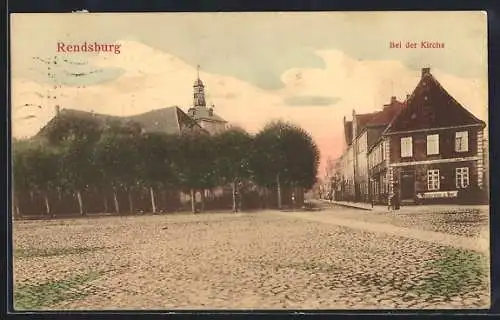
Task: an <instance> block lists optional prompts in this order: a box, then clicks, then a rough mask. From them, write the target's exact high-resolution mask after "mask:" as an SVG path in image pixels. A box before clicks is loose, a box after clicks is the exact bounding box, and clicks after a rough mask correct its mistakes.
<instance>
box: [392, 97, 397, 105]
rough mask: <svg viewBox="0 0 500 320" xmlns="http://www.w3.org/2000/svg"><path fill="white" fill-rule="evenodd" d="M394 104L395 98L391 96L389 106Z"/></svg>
mask: <svg viewBox="0 0 500 320" xmlns="http://www.w3.org/2000/svg"><path fill="white" fill-rule="evenodd" d="M395 102H396V97H395V96H392V97H391V105H393V104H394V103H395Z"/></svg>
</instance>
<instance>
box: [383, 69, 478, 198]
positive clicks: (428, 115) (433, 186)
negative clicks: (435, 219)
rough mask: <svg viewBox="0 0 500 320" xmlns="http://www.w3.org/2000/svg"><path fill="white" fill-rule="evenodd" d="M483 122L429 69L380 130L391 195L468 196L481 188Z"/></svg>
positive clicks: (414, 196)
mask: <svg viewBox="0 0 500 320" xmlns="http://www.w3.org/2000/svg"><path fill="white" fill-rule="evenodd" d="M485 126H486V125H485V123H484V122H483V121H481V120H479V119H478V118H476V117H475V116H474V115H472V114H471V113H470V112H469V111H467V109H465V108H464V107H463V106H462V105H461V104H460V103H458V102H457V101H456V100H455V99H454V98H453V97H452V96H451V95H450V94H449V93H448V92H447V91H446V90H445V89H444V88H443V87H442V86H441V84H440V83H439V82H438V81H437V80H436V78H434V76H433V75H432V74H431V72H430V68H424V69H422V74H421V79H420V81H419V83H418V85H417V87H416V88H415V90H414V91H413V93H412V95H411V97H410V98H409V101H408V106H407V107H406V108H405V109H404V110H403V111H402V112H401V113H400V114H399V115H398V116H397V117H396V118H395V119H394V120H393V121H392V123H391V124H390V125H389V126H388V127H387V129H386V130H385V131H384V134H383V137H384V139H385V140H386V141H388V145H389V150H388V167H389V170H388V180H389V193H390V195H392V194H394V193H395V192H397V193H398V194H399V197H400V199H401V201H402V203H405V202H406V203H415V202H435V201H443V200H444V201H447V200H456V199H459V198H462V197H467V194H470V195H471V196H473V195H472V194H473V193H474V192H477V190H480V189H482V188H483V187H484V184H483V173H484V171H483V170H484V157H483V152H484V149H483V131H484V128H485Z"/></svg>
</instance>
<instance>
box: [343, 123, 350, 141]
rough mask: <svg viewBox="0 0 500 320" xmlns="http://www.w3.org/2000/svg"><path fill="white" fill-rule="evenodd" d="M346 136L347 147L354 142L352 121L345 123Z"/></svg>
mask: <svg viewBox="0 0 500 320" xmlns="http://www.w3.org/2000/svg"><path fill="white" fill-rule="evenodd" d="M344 136H345V142H346V143H347V145H350V144H351V142H352V121H347V122H345V123H344Z"/></svg>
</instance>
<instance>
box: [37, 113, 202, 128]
mask: <svg viewBox="0 0 500 320" xmlns="http://www.w3.org/2000/svg"><path fill="white" fill-rule="evenodd" d="M61 117H71V118H77V119H94V120H97V121H98V122H99V124H100V125H102V126H104V125H106V123H107V122H109V121H118V122H121V123H127V122H136V123H138V124H139V125H140V126H141V128H142V129H144V130H145V131H146V132H164V133H167V134H179V133H182V132H184V131H186V130H190V129H192V128H193V127H196V128H198V129H200V130H203V129H202V128H201V127H200V126H199V125H198V124H197V123H196V121H194V120H193V119H191V118H190V117H189V116H188V115H187V114H185V113H184V112H183V111H182V110H181V109H179V108H178V107H176V106H173V107H167V108H161V109H157V110H152V111H148V112H146V113H141V114H138V115H133V116H126V117H121V116H113V115H106V114H99V113H93V112H88V111H81V110H75V109H62V110H61V111H60V112H59V114H58V115H56V116H55V117H54V118H52V119H51V120H50V121H49V122H48V123H47V124H46V125H45V126H44V127H43V128H42V129H41V130H40V131H39V133H38V135H43V133H44V131H45V130H47V128H49V127H50V126H52V125H53V123H54V122H55V121H56V119H57V118H61Z"/></svg>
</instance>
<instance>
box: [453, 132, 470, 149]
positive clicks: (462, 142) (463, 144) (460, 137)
mask: <svg viewBox="0 0 500 320" xmlns="http://www.w3.org/2000/svg"><path fill="white" fill-rule="evenodd" d="M455 151H456V152H466V151H469V132H468V131H460V132H456V133H455Z"/></svg>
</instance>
